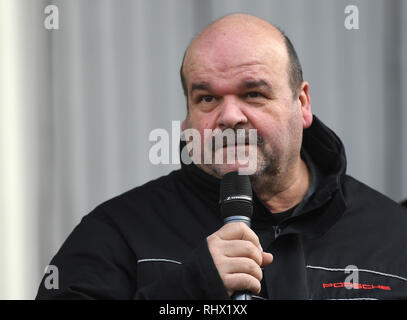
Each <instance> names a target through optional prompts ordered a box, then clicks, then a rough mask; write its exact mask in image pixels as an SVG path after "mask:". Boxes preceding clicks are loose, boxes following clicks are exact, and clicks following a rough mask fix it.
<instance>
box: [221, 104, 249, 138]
mask: <svg viewBox="0 0 407 320" xmlns="http://www.w3.org/2000/svg"><path fill="white" fill-rule="evenodd" d="M219 107H220V113H219V116H218V119H217V121H216V124H217V127H218V128H219V129H221V130H224V129H228V128H232V129H233V128H235V127H236V126H238V125H242V124H246V123H247V121H248V120H247V117H246V115H245V114H244V113H243V112H242V109H241V106H240V105H239V102H238V101H236V100H235V99H234V98H233V97H225V98H224V100H223V101H222V103H221V104H220V105H219Z"/></svg>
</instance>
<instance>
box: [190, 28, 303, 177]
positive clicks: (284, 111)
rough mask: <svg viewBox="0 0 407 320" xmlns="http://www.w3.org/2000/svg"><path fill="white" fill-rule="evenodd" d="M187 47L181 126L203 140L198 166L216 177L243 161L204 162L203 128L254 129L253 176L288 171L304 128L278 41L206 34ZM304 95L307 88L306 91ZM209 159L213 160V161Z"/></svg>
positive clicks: (281, 45)
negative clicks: (184, 113)
mask: <svg viewBox="0 0 407 320" xmlns="http://www.w3.org/2000/svg"><path fill="white" fill-rule="evenodd" d="M207 38H208V39H205V38H204V39H203V40H201V41H199V42H198V44H197V45H196V46H194V47H192V48H191V50H192V52H191V53H190V55H189V57H188V58H187V59H186V63H185V65H184V74H185V78H186V83H187V90H188V97H187V99H188V108H189V110H188V114H187V118H186V120H185V121H184V123H183V129H187V128H194V129H196V130H198V131H199V133H200V135H201V138H202V141H204V143H203V144H202V151H201V153H202V156H201V158H202V161H201V163H202V164H201V165H200V167H201V168H202V169H204V170H205V171H207V172H208V173H210V174H213V175H215V176H218V177H221V176H223V175H224V174H225V173H227V172H230V171H235V170H237V169H238V168H239V167H242V166H243V165H242V164H241V163H239V162H235V163H231V164H230V163H226V162H227V161H226V160H227V159H226V152H227V150H228V149H229V148H235V152H237V150H238V148H244V149H245V151H246V155H247V154H248V153H249V150H250V149H249V148H250V147H249V146H248V145H246V146H235V145H233V146H226V147H224V148H223V150H221V149H222V148H220V149H217V150H214V151H215V155H216V153H217V152H223V154H224V161H223V163H222V164H216V163H212V164H203V162H204V161H203V157H204V152H205V148H207V146H208V144H209V142H210V139H211V137H210V136H207V135H206V136H205V135H204V130H205V129H211V130H215V129H217V130H221V131H224V130H226V129H234V130H236V129H245V130H249V129H257V136H258V137H259V139H258V144H257V145H256V146H254V148H256V150H257V156H256V158H255V159H251V160H250V161H255V162H256V173H255V174H256V175H258V176H261V175H262V174H264V173H268V174H271V175H279V174H281V173H284V172H285V171H286V170H289V167H290V166H292V165H293V164H294V163H295V162H296V161H297V160H298V158H299V151H300V147H301V141H302V130H303V126H304V122H303V112H302V105H301V101H300V99H295V98H293V94H292V91H291V88H290V86H289V78H288V56H287V52H286V48H285V45H284V43H283V42H282V40H281V39H278V38H277V39H275V41H267V44H265V43H264V42H265V41H260V39H261V38H262V37H261V36H260V35H259V36H258V37H252V36H248V35H245V34H244V33H242V34H233V33H232V34H228V35H227V36H226V35H224V36H223V38H222V35H219V36H217V37H216V36H215V37H207ZM307 95H308V92H307ZM213 162H214V161H213Z"/></svg>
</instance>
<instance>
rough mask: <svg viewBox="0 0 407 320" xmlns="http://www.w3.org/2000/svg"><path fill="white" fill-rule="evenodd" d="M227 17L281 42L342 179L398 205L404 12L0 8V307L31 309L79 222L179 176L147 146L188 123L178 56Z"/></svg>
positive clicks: (133, 4)
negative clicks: (304, 84) (280, 36)
mask: <svg viewBox="0 0 407 320" xmlns="http://www.w3.org/2000/svg"><path fill="white" fill-rule="evenodd" d="M48 5H55V6H56V7H57V9H58V21H56V20H55V17H54V21H50V20H48V21H47V22H46V21H45V20H46V19H47V17H49V16H50V14H51V12H49V11H48V12H45V11H44V10H45V8H46V7H47V6H48ZM348 5H355V6H356V7H357V9H358V14H359V21H358V22H359V29H352V30H348V29H347V28H345V24H344V22H345V19H346V17H347V16H349V14H347V13H345V8H346V6H348ZM232 12H245V13H250V14H253V15H256V16H259V17H261V18H264V19H266V20H268V21H270V22H272V23H274V24H275V25H277V26H279V27H280V28H282V29H283V30H284V31H285V32H286V33H287V35H288V36H289V37H290V38H291V40H292V42H293V43H294V45H295V47H296V49H297V52H298V54H299V57H300V60H301V63H302V65H303V70H304V77H305V79H306V80H308V81H309V82H310V89H311V91H310V93H311V100H312V109H313V112H314V114H316V115H317V116H319V118H320V119H321V120H322V121H324V122H325V123H326V124H327V125H328V126H330V127H331V128H332V129H333V130H334V131H336V133H337V134H338V135H339V136H340V137H341V139H342V140H343V142H344V144H345V148H346V151H347V155H348V173H349V174H351V175H353V176H355V177H356V178H358V179H359V180H361V181H363V182H365V183H366V184H368V185H370V186H372V187H373V188H375V189H377V190H379V191H381V192H382V193H384V194H385V195H387V196H388V197H390V198H392V199H394V200H395V201H397V202H399V201H400V200H402V199H405V198H407V126H406V125H405V124H406V123H407V96H406V95H407V93H406V92H407V90H406V84H407V82H406V81H407V58H406V57H407V25H406V21H407V20H406V19H407V2H406V1H402V0H392V1H384V0H346V1H345V0H217V1H215V0H212V1H211V0H199V1H198V0H104V1H102V0H100V1H97V0H69V1H66V0H60V1H58V0H53V1H45V0H0V299H33V298H34V297H35V294H36V291H37V288H38V285H39V282H40V279H41V278H42V276H43V274H44V269H45V267H46V265H48V263H49V262H50V260H51V258H52V257H53V255H54V254H55V253H56V252H57V250H58V249H59V247H60V246H61V245H62V243H63V241H64V240H65V239H66V237H67V236H68V235H69V233H70V232H71V231H72V229H73V228H74V227H75V226H76V225H77V224H78V223H79V221H80V219H81V218H82V217H83V216H84V215H85V214H87V213H89V212H90V211H91V210H92V209H93V208H94V207H95V206H96V205H98V204H100V203H101V202H103V201H105V200H107V199H109V198H111V197H113V196H116V195H118V194H120V193H122V192H124V191H126V190H128V189H131V188H133V187H135V186H138V185H140V184H143V183H144V182H147V181H148V180H151V179H153V178H156V177H158V176H161V175H163V174H166V173H168V172H169V171H171V170H173V169H176V168H178V165H153V164H151V163H150V161H149V157H148V154H149V150H150V148H151V147H152V145H154V144H155V142H152V141H149V134H150V132H151V131H152V130H153V129H156V128H163V129H166V130H168V131H169V133H171V124H172V121H182V120H183V119H184V118H185V111H186V107H185V101H184V97H183V94H182V89H181V84H180V80H179V67H180V64H181V60H182V56H183V53H184V50H185V49H186V47H187V45H188V44H189V42H190V41H191V40H192V38H193V37H194V36H195V35H196V34H197V33H198V32H199V31H200V30H201V29H202V28H204V27H205V26H206V25H207V24H209V23H210V22H212V21H213V20H214V19H216V18H219V17H221V16H222V15H225V14H228V13H232ZM53 14H55V13H53ZM45 22H46V23H45ZM56 22H58V29H47V28H46V26H48V27H49V26H50V25H53V26H54V27H55V26H56ZM44 23H45V24H44ZM170 141H171V140H170ZM383 214H384V215H385V214H386V213H385V212H383Z"/></svg>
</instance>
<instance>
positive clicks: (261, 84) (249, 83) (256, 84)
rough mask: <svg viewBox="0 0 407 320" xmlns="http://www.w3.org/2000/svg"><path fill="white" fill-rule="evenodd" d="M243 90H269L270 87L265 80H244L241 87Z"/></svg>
mask: <svg viewBox="0 0 407 320" xmlns="http://www.w3.org/2000/svg"><path fill="white" fill-rule="evenodd" d="M241 87H242V88H244V89H256V88H265V89H268V90H271V85H269V84H268V83H267V81H265V80H246V81H244V82H243V83H242V85H241Z"/></svg>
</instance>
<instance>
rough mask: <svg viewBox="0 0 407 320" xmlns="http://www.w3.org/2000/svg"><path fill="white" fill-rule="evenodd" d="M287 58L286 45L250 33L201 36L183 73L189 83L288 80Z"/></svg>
mask: <svg viewBox="0 0 407 320" xmlns="http://www.w3.org/2000/svg"><path fill="white" fill-rule="evenodd" d="M287 63H288V57H287V53H286V49H285V45H284V44H282V43H281V41H277V40H275V39H268V40H267V41H264V38H263V40H261V38H260V37H250V36H248V35H247V34H244V33H243V34H241V35H238V36H237V37H236V36H226V35H223V37H220V39H219V37H214V38H211V37H207V38H204V39H200V41H199V42H198V43H195V44H194V45H193V46H191V47H190V49H189V51H188V53H187V56H186V59H185V63H184V74H185V76H186V78H187V81H188V83H191V82H192V81H193V82H197V81H199V82H211V81H228V82H233V81H238V80H239V79H257V78H259V77H261V78H265V77H266V78H269V79H271V80H274V82H275V81H277V80H278V81H285V80H286V76H287V72H286V70H287Z"/></svg>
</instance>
